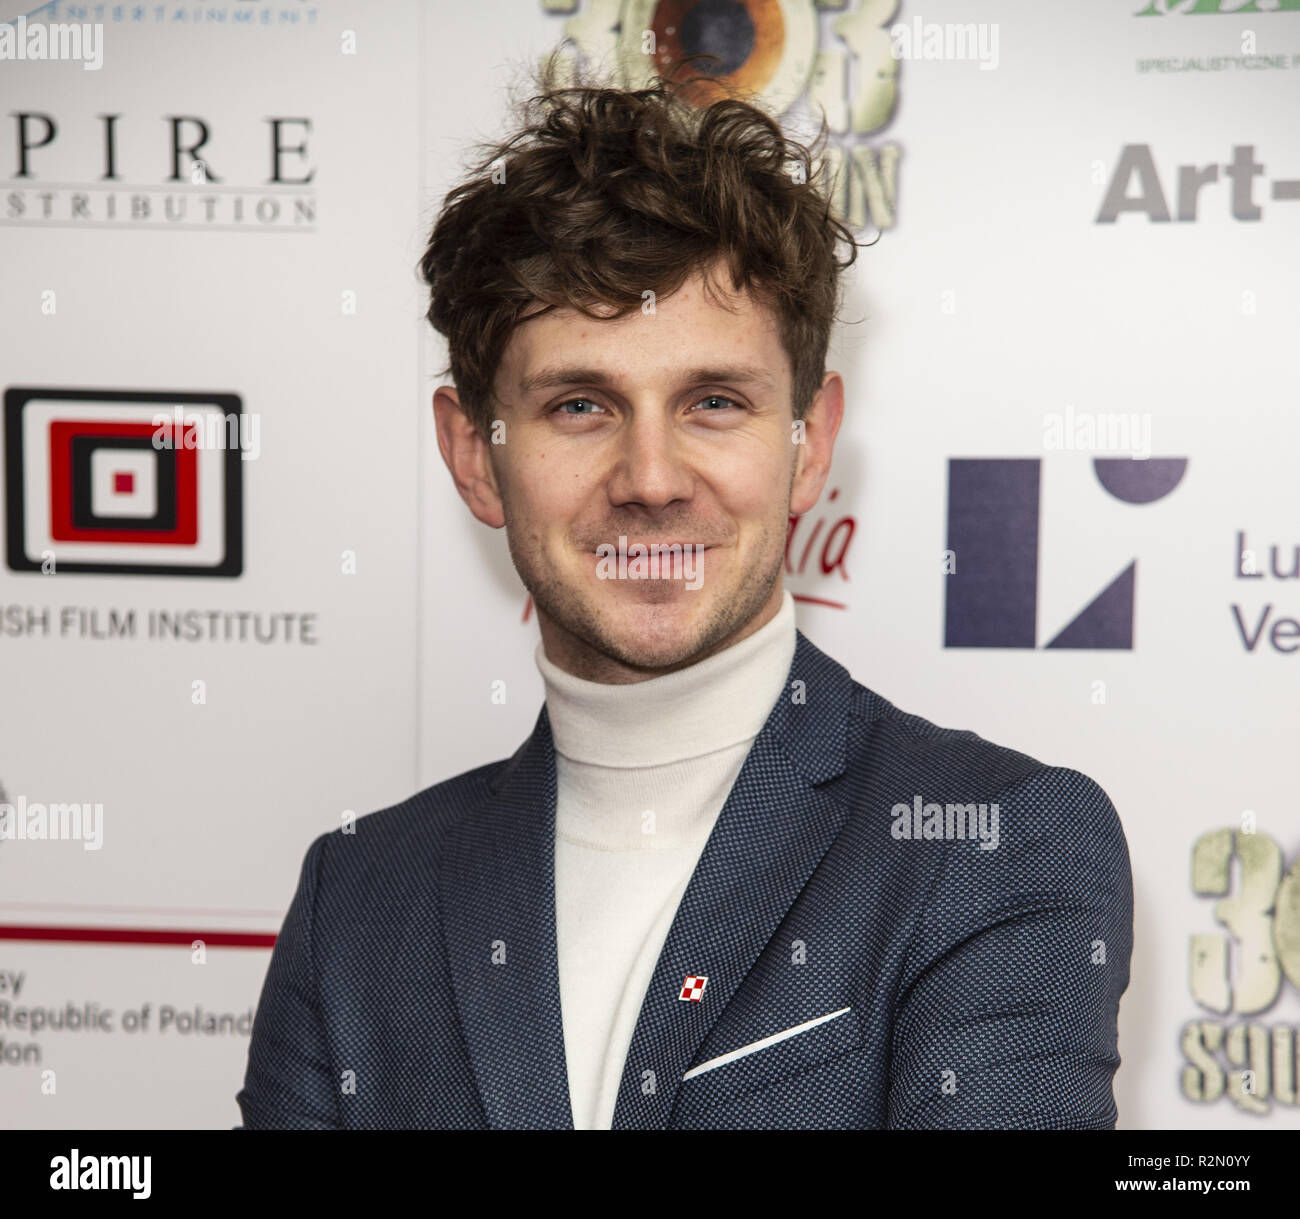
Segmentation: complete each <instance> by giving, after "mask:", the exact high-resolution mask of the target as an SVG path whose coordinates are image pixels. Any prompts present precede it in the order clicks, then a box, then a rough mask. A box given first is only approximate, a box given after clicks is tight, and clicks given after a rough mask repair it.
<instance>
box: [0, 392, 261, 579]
mask: <svg viewBox="0 0 1300 1219" xmlns="http://www.w3.org/2000/svg"><path fill="white" fill-rule="evenodd" d="M4 410H5V511H6V524H7V538H8V564H9V567H10V568H11V569H12V570H14V571H42V570H50V569H51V568H49V567H47V566H46V561H47V560H48V559H49V558H51V557H52V558H53V560H54V562H53V564H52V570H53V571H54V572H55V573H56V574H57V573H58V572H80V573H104V574H113V575H137V576H227V577H233V576H238V575H240V574H241V573H242V572H243V519H244V512H243V466H242V450H241V447H240V444H239V437H240V436H242V435H243V431H242V427H241V424H242V419H243V407H242V403H241V401H240V398H239V397H238V395H236V394H204V393H194V392H184V393H162V392H158V391H154V390H87V389H35V388H13V389H9V390H6V391H5V402H4Z"/></svg>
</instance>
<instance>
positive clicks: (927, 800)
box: [238, 632, 1133, 1130]
mask: <svg viewBox="0 0 1300 1219" xmlns="http://www.w3.org/2000/svg"><path fill="white" fill-rule="evenodd" d="M555 790H556V788H555V754H554V750H553V746H552V743H551V733H550V726H549V723H548V721H547V715H546V710H545V708H544V707H543V710H542V712H541V714H540V715H539V716H538V719H537V723H536V726H535V728H534V730H533V733H532V735H531V736H530V737H529V738H528V740H527V741H525V742H524V744H523V745H522V746H521V747H520V748H519V750H518V751H517V752H516V753H515V754H514V756H513V757H511V758H509V759H507V760H505V761H502V762H496V763H493V764H491V765H488V766H483V767H480V768H478V769H476V770H471V771H468V772H466V773H465V774H462V775H459V776H457V777H456V778H454V779H449V780H448V781H446V782H444V783H440V784H438V785H437V786H435V787H431V788H428V789H427V790H425V791H422V792H420V793H418V794H417V795H414V796H412V797H411V798H410V799H409V800H406V801H404V802H403V803H401V804H398V805H396V806H394V807H393V808H389V809H384V810H383V811H380V812H376V813H371V814H370V815H368V816H365V817H361V818H359V819H358V820H357V821H356V822H355V823H354V825H353V826H352V827H351V829H352V830H353V831H354V832H349V833H345V832H344V831H343V829H339V830H335V831H333V832H332V833H328V834H324V835H322V836H321V837H320V838H317V839H316V841H315V842H313V843H312V844H311V846H310V848H309V849H308V851H307V854H306V858H305V860H304V862H303V866H302V874H301V878H300V880H299V883H298V889H297V892H296V894H295V896H294V899H293V902H292V905H291V907H290V909H289V912H288V915H287V916H286V918H285V922H284V927H283V930H282V931H281V934H280V936H279V938H278V940H277V941H276V945H275V949H274V951H273V953H272V956H271V962H270V967H269V970H268V973H267V977H266V982H265V985H264V988H263V991H262V996H261V1001H260V1004H259V1006H258V1009H257V1015H256V1019H255V1022H254V1026H253V1035H252V1040H251V1043H250V1046H249V1058H248V1069H247V1075H246V1078H245V1081H244V1087H243V1089H242V1091H240V1093H239V1095H238V1101H239V1105H240V1110H241V1113H242V1119H243V1123H244V1127H246V1128H248V1129H258V1128H285V1127H302V1128H315V1129H331V1128H343V1129H355V1128H384V1129H397V1128H405V1129H489V1128H495V1129H521V1128H534V1129H539V1128H560V1129H564V1128H572V1124H573V1122H572V1111H571V1108H570V1102H569V1092H568V1080H567V1073H566V1069H565V1058H564V1038H563V1032H562V1027H561V1010H560V989H559V978H558V971H557V963H556V942H555V881H554V875H555V871H554V833H555ZM953 810H955V812H954V811H953ZM1132 932H1133V894H1132V878H1131V875H1130V870H1129V859H1128V850H1127V846H1126V843H1125V840H1124V833H1123V830H1122V828H1121V826H1120V822H1119V818H1118V817H1117V815H1116V813H1115V809H1114V807H1113V806H1112V804H1111V802H1110V800H1109V799H1108V798H1107V796H1106V794H1105V793H1104V792H1103V791H1102V790H1101V788H1100V787H1098V785H1097V784H1096V783H1094V782H1093V781H1092V780H1091V779H1089V778H1088V777H1087V776H1085V775H1083V774H1080V773H1078V772H1077V771H1073V770H1067V769H1062V768H1060V767H1054V766H1046V765H1044V764H1043V763H1041V762H1038V761H1035V760H1034V759H1033V758H1031V757H1027V756H1026V755H1025V754H1022V753H1017V752H1015V751H1013V750H1010V749H1005V748H1002V747H1000V746H997V745H993V744H990V743H989V742H988V741H985V740H983V739H982V738H980V737H978V736H976V735H975V734H974V733H972V732H965V731H955V730H951V729H946V728H940V727H937V726H936V725H934V724H932V723H930V722H929V721H927V720H924V719H921V718H919V717H918V716H914V715H908V714H906V713H904V712H902V711H899V710H898V709H897V708H895V707H894V706H893V705H892V704H891V703H889V702H888V701H887V700H886V699H884V698H882V697H881V696H880V695H878V694H876V693H874V692H873V691H871V690H869V689H867V688H866V687H865V686H862V685H860V684H858V683H856V682H854V681H853V679H852V678H851V677H850V676H849V674H848V672H847V670H846V669H845V668H844V667H843V666H841V665H840V664H838V663H836V662H835V661H834V660H832V659H831V658H830V657H829V656H827V655H825V654H824V653H823V652H821V651H820V650H819V649H817V648H816V647H815V646H814V645H813V644H812V643H810V642H809V641H808V639H807V638H806V637H805V636H804V635H803V634H802V632H800V633H799V635H798V640H797V645H796V649H795V656H794V661H793V663H792V666H791V670H790V674H789V681H788V683H787V686H786V689H785V691H784V692H783V694H782V695H781V697H780V698H779V699H778V700H777V702H776V705H775V706H774V707H773V709H772V712H771V714H770V715H769V716H768V719H767V721H766V723H765V724H764V726H763V729H762V731H761V732H760V733H759V735H758V737H757V738H756V739H755V741H754V744H753V746H752V748H751V750H750V752H749V755H748V756H747V758H746V760H745V763H744V766H743V767H742V769H741V771H740V774H739V776H738V777H737V779H736V782H735V784H734V786H733V787H732V790H731V792H730V794H729V795H728V797H727V800H726V803H725V805H724V806H723V809H722V811H721V813H720V815H719V817H718V820H717V822H716V824H715V825H714V828H713V831H712V833H711V835H710V837H709V839H708V842H707V844H706V846H705V848H704V851H703V853H702V855H701V856H700V859H699V862H698V864H697V866H696V868H695V871H694V873H693V875H692V877H691V880H690V883H689V885H688V886H687V889H686V892H685V894H684V896H683V898H682V901H681V904H680V906H679V908H678V910H677V913H676V917H675V919H674V921H673V923H672V926H671V929H670V930H669V933H668V937H667V940H666V941H665V943H664V946H663V950H662V953H661V955H660V957H659V960H658V964H657V965H656V968H655V972H654V975H653V977H652V979H651V981H650V985H649V987H648V989H647V992H646V995H645V998H644V1001H643V1004H642V1007H641V1010H640V1014H639V1017H638V1020H637V1024H636V1029H635V1032H634V1034H633V1037H632V1042H631V1046H630V1048H629V1050H628V1054H627V1059H626V1062H625V1064H624V1068H623V1076H622V1081H621V1084H620V1089H619V1094H618V1102H617V1106H616V1108H615V1112H614V1119H613V1125H614V1128H615V1129H726V1128H771V1129H831V1128H838V1129H873V1128H890V1127H892V1128H911V1129H919V1128H928V1129H937V1128H945V1129H969V1128H986V1129H1071V1130H1079V1129H1108V1128H1111V1127H1113V1126H1114V1124H1115V1121H1116V1110H1115V1102H1114V1098H1113V1094H1112V1079H1113V1076H1114V1072H1115V1069H1116V1067H1117V1066H1118V1065H1119V1052H1118V1043H1117V1031H1116V1021H1117V1015H1118V1008H1119V1001H1120V996H1121V994H1122V993H1123V992H1124V989H1125V987H1126V986H1127V985H1128V977H1129V957H1130V953H1131V948H1132ZM688 978H706V979H707V982H706V983H704V984H703V989H702V990H699V989H698V987H697V988H696V989H694V990H692V989H689V988H688V989H687V991H686V992H685V993H687V994H688V995H694V996H696V998H695V999H689V998H688V999H686V1000H683V999H682V997H681V996H682V995H683V993H684V992H683V986H684V983H685V981H686V979H688Z"/></svg>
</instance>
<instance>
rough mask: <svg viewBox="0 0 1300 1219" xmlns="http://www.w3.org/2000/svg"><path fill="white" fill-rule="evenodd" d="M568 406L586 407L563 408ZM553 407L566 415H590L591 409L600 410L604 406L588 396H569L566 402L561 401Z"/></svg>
mask: <svg viewBox="0 0 1300 1219" xmlns="http://www.w3.org/2000/svg"><path fill="white" fill-rule="evenodd" d="M569 406H577V407H587V408H588V409H586V410H577V411H568V410H565V408H566V407H569ZM555 409H556V410H557V411H559V412H561V413H563V414H566V415H569V414H572V415H590V414H591V413H592V411H593V410H602V409H604V408H602V407H601V406H600V404H599V403H597V402H593V401H592V400H591V399H590V398H570V399H569V400H568V401H567V402H561V403H560V405H559V406H557V407H556V408H555Z"/></svg>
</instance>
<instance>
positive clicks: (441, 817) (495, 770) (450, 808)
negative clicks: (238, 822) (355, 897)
mask: <svg viewBox="0 0 1300 1219" xmlns="http://www.w3.org/2000/svg"><path fill="white" fill-rule="evenodd" d="M510 761H511V759H509V758H502V759H500V760H498V761H496V762H488V763H486V764H485V765H483V766H477V767H474V768H473V769H472V770H466V771H462V772H461V773H460V774H458V775H453V776H452V777H451V778H449V779H444V780H442V782H440V783H435V784H433V785H432V786H430V787H425V788H422V789H421V790H420V791H417V792H415V793H414V794H413V795H411V796H408V797H407V798H406V799H405V800H402V801H399V802H398V803H397V804H393V805H390V806H388V807H387V808H382V809H377V810H376V811H374V812H370V813H365V814H364V815H362V816H360V817H357V818H356V820H355V821H353V822H352V823H351V824H350V825H344V826H341V827H340V828H339V829H336V830H332V831H331V832H329V833H327V834H322V835H321V836H320V837H319V838H318V839H317V840H316V842H315V843H313V844H312V850H313V851H319V852H320V854H321V856H322V858H321V861H320V867H321V868H322V869H324V870H326V871H328V872H330V873H337V872H338V871H340V870H341V871H342V872H344V873H352V874H353V876H354V877H356V876H359V875H361V874H364V873H367V872H375V873H376V875H380V876H385V877H387V878H389V880H390V881H391V879H392V877H393V876H395V875H397V874H399V873H402V872H405V871H408V870H410V869H412V868H414V869H415V870H417V871H421V870H423V869H426V868H427V867H428V865H429V864H430V863H431V862H434V861H436V860H437V859H438V858H439V856H440V854H441V851H442V844H443V842H444V840H445V839H446V836H447V834H448V833H449V832H450V831H451V829H452V828H453V827H454V826H455V825H456V824H457V823H458V822H459V821H461V820H462V819H463V818H464V817H466V816H469V815H470V814H471V813H472V812H473V811H474V810H475V809H476V808H478V807H479V806H480V805H481V804H482V803H483V801H484V800H485V799H487V798H488V796H489V795H490V794H491V792H492V789H493V785H494V782H495V780H496V779H497V778H498V777H499V776H500V774H501V773H502V771H503V770H504V768H505V767H507V766H508V765H509V763H510Z"/></svg>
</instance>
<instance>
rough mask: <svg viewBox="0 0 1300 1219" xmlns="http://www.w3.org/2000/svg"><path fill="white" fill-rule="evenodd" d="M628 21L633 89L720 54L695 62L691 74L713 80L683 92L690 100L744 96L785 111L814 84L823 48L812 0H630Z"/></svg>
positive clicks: (625, 55)
mask: <svg viewBox="0 0 1300 1219" xmlns="http://www.w3.org/2000/svg"><path fill="white" fill-rule="evenodd" d="M622 27H623V33H622V35H621V38H620V41H619V59H620V63H621V65H622V68H623V72H624V75H625V77H626V79H627V80H628V83H629V85H630V87H632V88H641V87H643V86H644V85H646V84H648V83H649V80H650V77H651V76H653V75H655V74H657V73H667V72H668V71H669V70H670V69H671V68H672V66H673V64H675V63H676V62H678V61H680V60H681V59H682V58H683V57H685V56H688V55H695V54H701V53H703V54H707V55H710V56H714V57H715V58H712V59H703V58H701V59H698V60H694V61H692V63H691V64H690V65H689V66H688V69H687V73H686V74H687V75H690V76H702V77H706V78H708V79H706V80H704V81H702V82H700V83H699V84H696V85H692V86H691V87H690V88H689V89H685V90H683V95H684V96H685V97H686V98H687V99H688V100H689V101H690V102H692V103H693V104H694V105H697V106H707V105H709V104H710V103H712V102H715V101H717V100H719V99H720V98H724V97H745V98H751V99H752V100H754V101H756V102H758V103H759V104H761V105H762V106H763V107H765V108H766V109H768V110H769V111H770V112H772V113H774V114H778V115H779V114H782V113H783V112H784V111H785V110H787V109H788V108H789V107H790V105H791V104H792V103H793V102H794V100H795V99H796V98H797V97H798V96H799V95H800V94H801V93H802V92H803V91H804V89H805V88H807V86H808V80H809V76H810V74H811V72H812V65H813V58H814V56H815V53H816V48H817V15H816V9H815V8H814V6H813V5H811V4H808V3H807V2H806V0H803V2H802V3H801V2H799V0H629V2H628V3H627V4H626V5H625V6H624V12H623V21H622ZM647 34H653V35H654V42H653V44H652V49H651V44H649V39H648V38H647Z"/></svg>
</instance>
